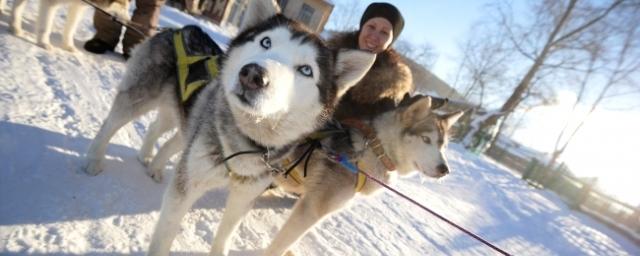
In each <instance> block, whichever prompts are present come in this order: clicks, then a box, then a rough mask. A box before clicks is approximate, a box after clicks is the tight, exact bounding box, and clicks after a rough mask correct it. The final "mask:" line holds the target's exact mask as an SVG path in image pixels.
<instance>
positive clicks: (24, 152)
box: [0, 1, 640, 255]
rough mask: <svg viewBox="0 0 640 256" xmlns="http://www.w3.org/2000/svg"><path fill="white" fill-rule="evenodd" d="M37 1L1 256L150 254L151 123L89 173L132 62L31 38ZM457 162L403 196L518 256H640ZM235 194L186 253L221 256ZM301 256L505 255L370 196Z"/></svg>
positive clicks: (6, 164)
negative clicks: (144, 159) (145, 145)
mask: <svg viewBox="0 0 640 256" xmlns="http://www.w3.org/2000/svg"><path fill="white" fill-rule="evenodd" d="M35 2H36V1H31V2H30V4H29V7H28V11H27V18H26V22H25V28H26V31H27V32H28V33H27V38H26V39H23V38H17V37H15V36H13V35H12V34H10V33H9V32H7V30H8V22H9V17H7V16H1V17H0V161H1V164H0V254H2V255H23V254H36V255H38V254H43V255H44V254H46V255H50V254H56V255H76V254H83V255H84V254H90V255H113V254H136V255H140V254H144V253H145V252H146V250H147V246H148V244H149V239H150V236H151V232H152V230H153V226H154V225H155V221H156V219H157V217H158V210H159V208H160V203H161V197H162V193H163V190H164V188H165V186H166V181H165V183H164V184H156V183H154V182H153V181H152V180H151V179H150V178H148V177H147V176H146V175H145V174H144V171H143V167H142V166H141V164H140V163H139V162H138V161H137V160H136V158H135V155H136V149H137V148H138V147H139V145H140V143H141V137H142V136H143V134H144V132H145V127H146V125H147V124H148V121H149V120H150V117H148V116H147V117H145V118H143V119H141V120H140V121H137V122H135V123H133V125H127V126H126V128H125V129H123V130H121V131H120V132H119V133H118V134H117V135H116V136H115V137H114V140H113V141H112V143H111V145H110V146H109V150H108V155H109V157H108V160H107V161H106V170H105V171H104V172H103V173H102V174H101V175H99V176H96V177H90V176H87V175H85V174H84V173H82V172H80V171H79V166H80V163H81V161H82V157H83V154H84V151H85V150H86V148H87V147H88V144H89V141H90V139H91V138H92V137H93V136H94V135H95V133H96V132H97V130H98V127H99V125H100V123H101V121H102V119H103V118H104V117H105V116H106V114H107V111H108V108H109V107H110V104H111V100H112V99H113V97H114V94H115V88H116V86H117V84H118V82H119V80H120V79H121V78H122V76H123V73H124V67H125V65H124V61H123V60H122V59H121V57H120V56H117V55H115V54H111V55H104V56H97V55H91V54H88V53H86V52H84V51H80V52H79V53H75V54H72V53H69V52H64V51H62V50H59V49H56V50H54V51H49V52H48V51H45V50H43V49H42V48H39V47H37V46H36V45H34V43H33V42H34V36H33V33H30V32H32V31H33V25H34V21H33V19H34V13H35V5H36V4H35ZM10 5H11V3H10ZM61 17H62V15H59V16H58V17H57V19H56V22H57V23H58V25H60V24H61V23H62V18H61ZM90 17H91V13H87V15H86V19H85V20H84V21H83V22H82V24H81V26H80V31H79V32H78V34H77V35H76V38H77V42H76V43H77V45H78V46H79V48H81V45H82V42H83V41H85V40H87V39H88V38H90V37H91V35H92V34H93V32H92V26H91V22H90V20H91V19H90ZM185 23H197V21H195V20H193V19H191V18H190V17H188V16H185V15H183V14H180V13H179V12H177V11H175V10H174V9H171V8H165V9H164V10H163V18H162V25H163V26H178V25H180V24H185ZM199 24H201V25H202V26H206V27H207V28H208V29H209V30H210V31H211V34H212V36H214V38H215V39H216V40H219V41H221V42H223V43H224V42H225V40H227V39H226V38H225V36H224V35H223V34H222V33H223V32H222V31H223V30H221V29H220V28H217V27H215V26H213V25H211V24H207V23H199ZM58 27H59V26H58ZM59 30H60V29H59V28H58V29H56V30H54V31H59ZM60 39H61V38H60V36H59V34H57V33H56V34H54V38H53V40H52V42H53V43H54V44H59V42H60ZM448 156H449V160H450V163H451V166H452V168H453V170H454V171H453V173H452V174H450V176H449V177H448V178H446V179H445V180H442V181H437V182H434V181H431V180H425V181H423V180H422V179H421V178H420V177H418V176H415V177H410V178H406V179H402V180H400V181H399V183H398V184H396V185H394V186H395V187H396V188H398V189H399V190H401V191H403V192H405V193H407V194H408V195H410V196H412V197H413V198H415V199H416V200H417V201H419V202H421V203H423V204H424V205H427V206H428V207H430V208H431V209H433V210H434V211H436V212H438V213H441V214H442V215H444V216H446V217H447V218H450V219H451V220H453V221H454V222H456V223H458V224H460V225H462V226H464V227H466V228H467V229H469V230H471V231H473V232H476V233H477V234H479V235H481V236H482V237H484V238H486V239H487V240H489V241H492V242H494V243H495V244H496V245H498V246H499V247H501V248H503V249H505V250H507V251H508V252H510V253H512V254H515V255H640V248H639V247H638V246H637V245H634V244H633V243H632V242H631V241H629V240H628V239H626V238H625V237H624V236H622V235H619V234H618V233H616V232H614V231H612V230H611V229H609V228H607V227H606V226H605V225H602V224H600V223H598V222H596V221H594V220H592V219H591V218H589V217H587V216H586V215H584V214H581V213H579V212H575V211H572V210H570V209H569V208H567V206H566V205H565V204H564V203H562V201H561V200H560V199H559V198H557V197H556V196H554V195H553V194H551V193H549V192H546V191H541V190H536V189H532V188H530V187H528V186H527V185H526V184H525V183H524V182H522V181H521V180H519V179H518V177H516V176H514V175H513V174H512V173H511V172H510V171H509V170H507V169H505V168H504V167H501V166H500V165H498V164H496V163H494V162H492V161H491V160H489V159H487V158H485V157H482V156H476V155H473V154H470V153H468V152H465V151H464V149H462V148H461V147H460V146H458V145H456V144H453V145H451V147H450V149H449V151H448ZM171 170H172V169H171V167H170V168H169V169H168V170H167V171H166V172H167V175H169V176H170V173H171ZM225 195H226V192H225V191H222V190H217V191H211V192H210V193H208V194H207V195H206V196H205V197H203V198H202V199H201V200H200V201H199V202H197V203H196V205H195V206H194V208H193V209H192V210H191V211H190V212H189V214H188V215H187V216H186V217H185V219H184V220H183V222H182V232H181V233H180V234H179V235H178V237H177V239H176V241H175V242H174V244H173V248H172V251H173V252H174V253H176V254H188V255H193V254H205V253H207V252H208V248H209V243H210V241H212V238H213V236H214V231H215V230H216V228H217V225H218V224H219V221H220V218H221V215H222V211H223V210H224V198H225ZM294 201H295V198H293V197H289V196H285V195H276V196H264V197H262V198H260V200H259V201H258V202H257V204H256V207H255V209H254V210H252V211H251V212H250V214H249V215H248V217H247V218H246V219H245V221H244V222H243V224H242V225H241V227H240V228H239V230H238V232H237V235H236V236H235V239H234V242H233V244H232V251H231V254H232V255H259V254H260V252H261V249H263V248H265V247H266V246H267V245H268V243H269V241H270V239H271V238H273V236H274V235H275V233H276V231H277V230H278V227H279V226H281V225H282V224H283V223H284V221H285V219H286V216H287V215H288V213H289V212H290V211H289V209H290V208H291V206H292V205H293V203H294ZM293 252H294V253H296V254H298V255H491V254H493V253H494V252H493V251H492V250H491V249H489V248H488V247H486V246H484V245H482V244H481V243H479V242H477V241H475V240H473V239H472V238H470V237H469V236H467V235H465V234H463V233H461V232H460V231H458V230H456V229H454V228H452V227H451V226H449V225H447V224H446V223H444V222H442V221H440V220H438V219H436V218H435V217H433V216H431V215H429V214H428V213H426V212H423V211H422V210H420V209H419V208H417V207H415V206H413V205H411V204H409V203H408V202H406V201H404V200H403V199H401V198H399V197H397V196H395V195H393V194H390V193H383V194H380V195H378V196H375V197H372V198H358V199H357V200H356V201H355V202H354V203H353V204H352V206H351V207H350V208H348V209H346V210H344V211H343V212H340V213H338V214H335V215H334V216H332V217H330V218H328V219H326V221H324V222H323V223H322V224H320V225H318V226H317V227H316V228H314V229H313V230H312V231H311V232H310V233H309V234H307V235H306V236H305V237H304V238H303V239H302V240H301V241H300V242H299V243H298V244H296V245H295V246H294V248H293Z"/></svg>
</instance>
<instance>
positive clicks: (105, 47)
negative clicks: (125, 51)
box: [84, 37, 116, 54]
mask: <svg viewBox="0 0 640 256" xmlns="http://www.w3.org/2000/svg"><path fill="white" fill-rule="evenodd" d="M115 48H116V46H115V45H109V44H108V43H106V42H104V41H102V40H100V39H98V38H95V37H94V38H92V39H91V40H89V41H87V42H86V43H84V49H85V50H87V51H88V52H92V53H95V54H103V53H105V52H107V51H111V52H112V51H113V50H114V49H115Z"/></svg>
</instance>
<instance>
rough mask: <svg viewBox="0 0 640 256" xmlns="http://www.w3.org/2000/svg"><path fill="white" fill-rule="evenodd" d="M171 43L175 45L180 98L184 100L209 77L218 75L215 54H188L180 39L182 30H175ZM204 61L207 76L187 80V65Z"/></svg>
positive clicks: (207, 80) (204, 83) (209, 79)
mask: <svg viewBox="0 0 640 256" xmlns="http://www.w3.org/2000/svg"><path fill="white" fill-rule="evenodd" d="M173 45H174V46H175V48H176V49H175V50H176V56H177V65H178V84H179V86H180V99H181V100H182V102H186V101H187V100H189V97H191V94H193V93H194V92H195V91H197V90H198V89H200V88H201V87H202V86H204V85H206V84H207V83H208V82H209V81H211V79H213V78H215V77H216V76H217V75H218V63H217V59H218V57H217V56H188V55H187V52H186V50H185V48H184V47H185V45H184V41H183V39H182V30H177V31H176V32H175V33H174V34H173ZM201 61H204V63H203V64H204V65H205V67H206V70H207V72H208V75H209V78H208V79H207V78H197V79H196V80H194V81H189V82H187V78H188V77H189V67H190V66H191V65H192V64H195V63H197V62H201Z"/></svg>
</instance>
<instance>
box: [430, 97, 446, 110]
mask: <svg viewBox="0 0 640 256" xmlns="http://www.w3.org/2000/svg"><path fill="white" fill-rule="evenodd" d="M447 103H449V98H438V97H433V98H431V109H439V108H441V107H442V106H444V105H447Z"/></svg>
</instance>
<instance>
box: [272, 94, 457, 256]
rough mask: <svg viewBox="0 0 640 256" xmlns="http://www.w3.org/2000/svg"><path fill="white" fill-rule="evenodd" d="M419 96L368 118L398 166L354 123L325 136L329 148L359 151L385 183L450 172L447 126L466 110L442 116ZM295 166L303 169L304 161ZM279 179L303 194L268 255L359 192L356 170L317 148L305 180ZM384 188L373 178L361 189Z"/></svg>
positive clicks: (281, 249) (428, 100)
mask: <svg viewBox="0 0 640 256" xmlns="http://www.w3.org/2000/svg"><path fill="white" fill-rule="evenodd" d="M417 97H419V98H418V99H416V98H413V99H409V102H410V103H409V104H407V105H406V106H400V107H398V108H396V109H395V110H393V111H390V112H386V113H384V114H382V115H379V116H377V117H375V118H374V119H373V120H372V121H370V122H369V123H368V125H369V126H370V127H372V128H374V129H375V131H377V137H378V138H379V139H380V141H381V142H382V146H383V148H384V150H385V152H386V154H387V155H388V156H389V158H390V159H391V160H392V161H393V163H394V164H395V166H396V168H397V170H396V171H389V170H387V169H386V168H385V166H384V165H383V164H382V163H381V161H379V159H378V157H377V155H376V154H375V153H374V152H373V150H372V148H371V147H366V146H365V145H367V143H366V141H365V138H364V136H363V134H362V133H361V132H359V131H358V130H357V129H353V128H350V129H348V131H347V133H346V134H344V133H343V134H340V133H338V134H336V135H333V136H332V137H329V138H325V139H323V145H324V148H329V149H331V150H334V151H337V152H356V153H355V156H354V158H355V159H352V161H355V162H357V163H358V165H359V166H360V167H361V168H363V169H364V171H366V172H367V173H369V174H371V175H372V176H373V177H376V178H377V179H379V180H381V181H384V182H385V183H389V182H392V181H393V179H394V177H395V176H397V175H400V176H405V175H409V174H411V173H413V172H415V171H418V172H420V173H422V174H424V175H426V176H429V177H434V178H440V177H443V176H445V175H446V174H447V173H448V172H449V167H448V164H447V161H446V158H445V156H444V151H445V149H446V146H447V141H448V130H449V128H450V127H451V126H452V125H453V124H454V123H455V122H456V120H457V119H458V118H459V117H460V116H462V112H455V113H450V114H444V115H438V114H435V113H433V112H432V104H431V98H430V97H423V96H417ZM345 135H346V136H345ZM301 151H304V150H296V154H297V155H294V157H299V155H300V154H301ZM296 168H298V170H297V171H298V172H299V173H302V170H300V169H301V168H303V167H302V165H300V166H298V167H296ZM276 181H277V184H278V185H279V186H280V187H281V188H284V189H285V190H286V191H289V192H293V193H296V194H300V195H302V196H301V198H300V199H299V200H298V201H297V202H296V204H295V206H294V208H293V211H292V213H291V215H290V216H289V218H288V219H287V221H286V222H285V224H284V226H283V227H282V229H281V230H280V232H279V233H278V234H277V235H276V237H275V239H274V240H273V241H272V243H271V245H270V246H269V248H268V249H267V250H266V253H265V255H282V254H283V253H285V252H286V250H287V249H288V248H289V247H290V246H291V245H292V244H293V243H295V242H296V241H297V240H298V239H300V238H301V237H302V236H303V235H304V234H305V233H306V232H307V231H308V230H309V229H311V228H312V227H313V226H314V225H315V224H317V223H318V222H319V221H320V220H321V219H323V218H324V217H326V216H328V215H329V214H331V213H333V212H336V211H338V210H340V209H341V208H343V207H345V206H346V205H347V203H348V202H349V201H350V200H351V199H353V198H354V196H355V195H356V194H357V192H356V190H355V187H356V182H357V175H356V174H354V173H352V172H350V171H349V170H347V169H345V168H344V167H342V166H340V165H338V164H337V163H335V162H332V161H330V160H329V158H328V157H327V155H326V153H324V152H318V151H316V152H315V153H314V154H313V155H312V157H311V158H310V162H309V164H308V169H307V176H306V177H305V178H302V181H301V182H300V183H299V182H298V181H295V180H294V179H292V178H290V177H289V178H287V177H284V176H278V177H277V178H276ZM380 188H381V186H380V185H378V184H377V183H375V182H373V181H371V180H369V181H367V182H366V183H365V185H364V186H363V187H362V189H361V191H360V192H359V193H360V194H363V195H371V194H373V193H374V192H376V191H379V190H380Z"/></svg>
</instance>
